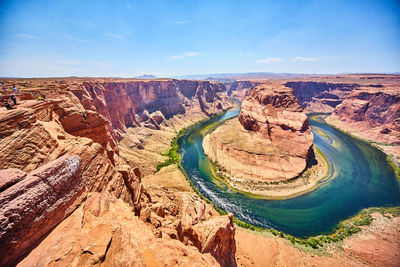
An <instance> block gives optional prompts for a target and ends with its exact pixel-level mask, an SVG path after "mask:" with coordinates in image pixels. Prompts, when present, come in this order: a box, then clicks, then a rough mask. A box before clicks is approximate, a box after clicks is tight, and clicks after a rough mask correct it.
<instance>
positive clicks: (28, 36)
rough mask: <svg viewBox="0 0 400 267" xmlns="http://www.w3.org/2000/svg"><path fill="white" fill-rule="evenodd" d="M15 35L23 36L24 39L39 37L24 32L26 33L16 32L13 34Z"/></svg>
mask: <svg viewBox="0 0 400 267" xmlns="http://www.w3.org/2000/svg"><path fill="white" fill-rule="evenodd" d="M15 36H16V37H19V38H25V39H39V38H38V37H37V36H35V35H31V34H26V33H17V34H15Z"/></svg>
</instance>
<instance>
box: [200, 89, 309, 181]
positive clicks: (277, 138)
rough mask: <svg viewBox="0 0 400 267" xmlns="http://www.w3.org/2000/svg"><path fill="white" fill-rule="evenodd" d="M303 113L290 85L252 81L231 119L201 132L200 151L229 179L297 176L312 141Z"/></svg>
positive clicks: (275, 178) (273, 178)
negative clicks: (224, 172) (234, 115)
mask: <svg viewBox="0 0 400 267" xmlns="http://www.w3.org/2000/svg"><path fill="white" fill-rule="evenodd" d="M313 140H314V138H313V134H312V132H311V130H310V128H309V127H308V120H307V116H306V115H305V114H304V113H303V110H302V108H301V106H300V104H299V102H298V101H297V99H296V97H295V96H294V95H293V91H292V90H291V89H290V88H287V87H285V86H284V85H282V84H279V83H264V84H261V85H258V86H256V87H255V88H254V89H253V90H252V91H251V92H250V94H249V96H248V97H246V98H245V100H244V101H243V102H242V107H241V110H240V113H239V116H238V119H232V120H230V121H228V122H226V123H224V124H223V125H222V126H219V127H218V128H217V129H216V130H215V131H213V132H212V133H211V134H208V135H206V136H205V138H204V141H203V148H204V152H205V153H206V155H207V156H208V157H209V158H210V159H211V160H213V161H214V162H218V164H220V165H221V166H222V168H224V169H226V170H227V173H229V174H230V175H231V176H232V177H234V178H232V180H238V181H240V180H242V181H247V182H249V183H252V182H269V181H274V182H275V181H285V180H290V179H292V178H294V177H297V176H299V175H300V174H301V173H302V172H303V171H304V169H305V168H306V165H307V160H308V158H309V156H310V154H311V148H312V145H313Z"/></svg>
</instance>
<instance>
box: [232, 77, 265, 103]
mask: <svg viewBox="0 0 400 267" xmlns="http://www.w3.org/2000/svg"><path fill="white" fill-rule="evenodd" d="M261 83H262V82H257V81H235V82H226V83H225V86H226V89H227V93H228V95H229V96H231V97H234V98H237V99H239V100H243V99H244V98H245V97H246V96H247V95H248V94H249V93H250V91H251V89H253V88H254V87H255V86H257V85H259V84H261Z"/></svg>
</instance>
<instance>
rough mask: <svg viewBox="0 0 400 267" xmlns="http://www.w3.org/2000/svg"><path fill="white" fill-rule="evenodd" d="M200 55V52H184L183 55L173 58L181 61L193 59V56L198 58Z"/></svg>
mask: <svg viewBox="0 0 400 267" xmlns="http://www.w3.org/2000/svg"><path fill="white" fill-rule="evenodd" d="M198 55H200V53H199V52H183V53H182V54H179V55H175V56H171V58H173V59H181V58H185V57H193V56H198Z"/></svg>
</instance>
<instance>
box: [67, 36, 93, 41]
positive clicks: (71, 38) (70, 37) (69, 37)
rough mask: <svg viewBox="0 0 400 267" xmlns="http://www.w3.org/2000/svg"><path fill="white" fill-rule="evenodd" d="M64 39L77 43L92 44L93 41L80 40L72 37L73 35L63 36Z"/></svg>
mask: <svg viewBox="0 0 400 267" xmlns="http://www.w3.org/2000/svg"><path fill="white" fill-rule="evenodd" d="M63 37H64V38H66V39H70V40H73V41H75V42H80V43H84V42H90V41H91V40H88V39H79V38H76V37H74V36H71V35H63Z"/></svg>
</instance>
